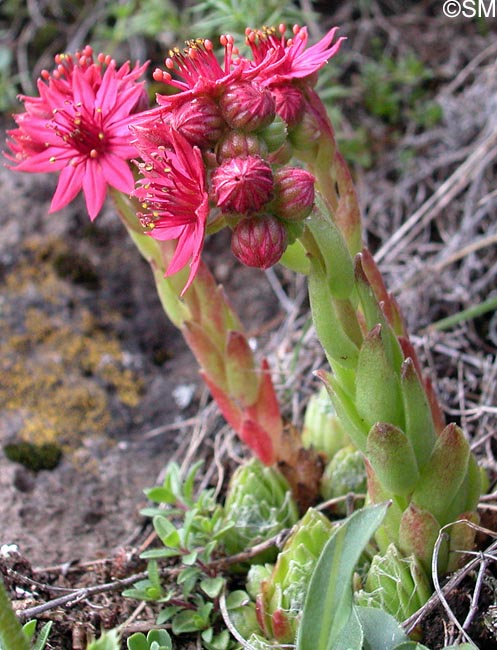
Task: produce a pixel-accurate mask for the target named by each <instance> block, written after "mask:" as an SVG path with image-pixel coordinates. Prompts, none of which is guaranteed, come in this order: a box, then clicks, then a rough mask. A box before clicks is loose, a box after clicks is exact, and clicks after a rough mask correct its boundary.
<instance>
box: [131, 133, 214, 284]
mask: <svg viewBox="0 0 497 650" xmlns="http://www.w3.org/2000/svg"><path fill="white" fill-rule="evenodd" d="M133 130H134V133H135V134H136V140H135V142H134V144H135V146H136V148H137V149H138V151H139V153H140V156H141V159H142V161H141V162H139V163H138V168H139V170H140V172H141V173H142V174H143V178H142V179H140V180H139V181H138V185H137V188H136V190H135V192H134V195H135V196H136V197H137V198H138V199H139V200H140V202H141V204H142V207H143V209H144V212H143V213H140V214H139V215H138V216H139V218H140V220H141V222H142V225H143V226H144V227H145V228H148V229H150V233H149V234H150V235H151V236H152V237H153V238H154V239H158V240H160V241H166V240H177V244H176V250H175V253H174V256H173V258H172V260H171V262H170V264H169V266H168V268H167V271H166V276H169V275H173V274H174V273H177V272H178V271H179V270H181V269H182V268H183V267H185V266H186V265H187V264H188V263H189V264H190V275H189V277H188V281H187V283H186V285H185V287H184V288H183V291H182V294H183V293H184V292H185V291H186V290H187V289H188V287H189V286H190V285H191V283H192V282H193V279H194V277H195V274H196V273H197V270H198V266H199V264H200V255H201V252H202V247H203V243H204V237H205V226H206V222H207V217H208V216H209V197H208V192H207V187H206V170H205V167H204V163H203V160H202V154H201V152H200V149H199V148H198V147H195V146H192V145H191V144H190V143H189V142H188V140H187V139H186V138H184V137H183V136H182V135H181V134H180V133H178V131H176V129H174V128H173V127H171V125H169V124H167V123H162V124H161V123H160V122H157V121H156V122H153V123H151V124H150V125H148V126H146V125H143V124H141V125H140V126H136V127H135V128H134V129H133Z"/></svg>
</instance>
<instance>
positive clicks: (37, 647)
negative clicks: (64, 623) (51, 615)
mask: <svg viewBox="0 0 497 650" xmlns="http://www.w3.org/2000/svg"><path fill="white" fill-rule="evenodd" d="M52 625H53V621H48V623H45V625H44V626H43V627H42V628H41V630H40V633H39V634H38V636H37V638H36V642H35V644H34V646H33V650H43V649H44V647H45V644H46V642H47V641H48V637H49V635H50V630H51V629H52Z"/></svg>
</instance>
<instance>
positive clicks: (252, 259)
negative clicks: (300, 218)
mask: <svg viewBox="0 0 497 650" xmlns="http://www.w3.org/2000/svg"><path fill="white" fill-rule="evenodd" d="M287 239H288V238H287V233H286V230H285V226H284V225H283V224H282V223H281V222H280V221H278V220H277V219H276V218H275V217H273V216H271V215H267V214H265V215H262V216H258V217H249V218H247V219H242V221H240V222H239V223H238V225H237V226H236V227H235V229H234V231H233V236H232V239H231V250H232V252H233V255H234V256H235V257H236V258H238V259H239V260H240V262H242V263H243V264H246V265H247V266H254V267H256V268H259V269H268V268H269V267H270V266H273V264H276V262H278V260H279V259H280V258H281V256H282V255H283V253H284V252H285V248H286V245H287Z"/></svg>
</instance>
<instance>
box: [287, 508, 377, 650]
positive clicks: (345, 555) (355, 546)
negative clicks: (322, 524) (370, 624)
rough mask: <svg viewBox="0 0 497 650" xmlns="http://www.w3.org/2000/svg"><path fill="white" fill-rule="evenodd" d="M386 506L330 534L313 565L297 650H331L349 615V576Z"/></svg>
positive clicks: (369, 510)
mask: <svg viewBox="0 0 497 650" xmlns="http://www.w3.org/2000/svg"><path fill="white" fill-rule="evenodd" d="M387 507H388V505H387V504H380V505H376V506H370V507H368V508H364V509H363V510H358V511H357V512H355V513H354V514H352V515H351V516H350V517H349V518H348V519H346V520H345V521H344V522H343V524H342V525H341V526H339V527H338V528H337V529H336V531H335V532H334V533H333V534H332V536H331V538H330V539H329V541H328V542H327V543H326V545H325V547H324V549H323V552H322V554H321V556H320V558H319V560H318V562H317V564H316V567H315V569H314V572H313V574H312V578H311V581H310V585H309V590H308V592H307V597H306V599H305V603H304V611H303V615H302V621H301V623H300V626H299V630H298V634H297V650H309V649H310V648H312V649H313V650H333V648H334V643H335V642H336V640H337V639H338V638H339V636H340V635H341V633H342V630H343V628H344V626H345V625H346V624H347V621H348V620H349V618H350V616H351V613H352V575H353V572H354V568H355V565H356V564H357V562H358V560H359V557H360V555H361V553H362V552H363V550H364V548H365V547H366V545H367V544H368V542H369V540H370V539H371V537H372V536H373V534H374V532H375V530H376V529H377V528H378V526H379V525H380V524H381V522H382V521H383V518H384V517H385V513H386V511H387Z"/></svg>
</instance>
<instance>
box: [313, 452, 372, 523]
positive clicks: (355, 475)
mask: <svg viewBox="0 0 497 650" xmlns="http://www.w3.org/2000/svg"><path fill="white" fill-rule="evenodd" d="M366 489H367V484H366V470H365V467H364V456H363V454H362V452H360V451H359V450H358V449H356V448H355V447H353V446H351V445H349V446H347V447H343V448H342V449H339V450H338V451H337V452H336V454H335V455H334V456H333V458H332V459H331V460H330V462H329V463H328V464H327V465H326V467H325V470H324V473H323V477H322V479H321V496H322V497H323V499H325V501H327V500H329V499H336V498H338V497H342V496H345V495H347V494H350V493H353V494H365V493H366ZM362 505H364V498H362V499H360V500H358V501H356V502H355V506H356V507H361V506H362ZM333 512H335V513H337V514H341V515H345V514H346V505H345V503H344V502H341V503H337V504H336V505H335V506H334V507H333Z"/></svg>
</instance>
